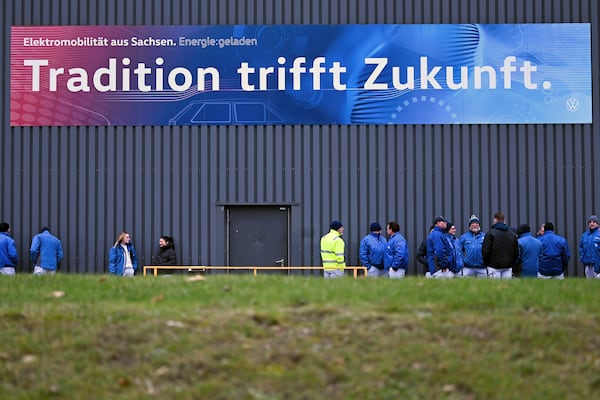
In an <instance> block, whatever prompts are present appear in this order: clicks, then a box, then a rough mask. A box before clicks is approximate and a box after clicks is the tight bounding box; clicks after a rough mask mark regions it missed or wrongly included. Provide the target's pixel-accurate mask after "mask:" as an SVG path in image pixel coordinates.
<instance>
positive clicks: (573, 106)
mask: <svg viewBox="0 0 600 400" xmlns="http://www.w3.org/2000/svg"><path fill="white" fill-rule="evenodd" d="M565 106H566V107H567V110H569V111H571V112H574V111H577V110H579V100H577V99H575V98H573V97H571V98H569V99H568V100H567V102H566V103H565Z"/></svg>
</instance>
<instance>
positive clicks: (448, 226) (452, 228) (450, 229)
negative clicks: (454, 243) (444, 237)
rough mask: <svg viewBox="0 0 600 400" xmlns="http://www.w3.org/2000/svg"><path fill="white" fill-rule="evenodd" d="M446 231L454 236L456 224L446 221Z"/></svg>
mask: <svg viewBox="0 0 600 400" xmlns="http://www.w3.org/2000/svg"><path fill="white" fill-rule="evenodd" d="M446 232H448V233H449V234H450V235H452V236H456V225H454V223H453V222H448V223H447V224H446Z"/></svg>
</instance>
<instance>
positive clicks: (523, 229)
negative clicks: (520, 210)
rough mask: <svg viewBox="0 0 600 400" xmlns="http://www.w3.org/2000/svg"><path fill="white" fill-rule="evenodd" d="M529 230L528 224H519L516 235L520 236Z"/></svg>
mask: <svg viewBox="0 0 600 400" xmlns="http://www.w3.org/2000/svg"><path fill="white" fill-rule="evenodd" d="M529 232H531V227H530V226H529V224H521V225H519V227H518V228H517V235H518V236H521V235H523V234H525V233H529Z"/></svg>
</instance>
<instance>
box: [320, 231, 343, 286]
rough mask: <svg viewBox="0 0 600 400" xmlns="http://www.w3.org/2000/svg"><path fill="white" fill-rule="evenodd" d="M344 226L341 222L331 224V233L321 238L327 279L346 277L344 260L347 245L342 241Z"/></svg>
mask: <svg viewBox="0 0 600 400" xmlns="http://www.w3.org/2000/svg"><path fill="white" fill-rule="evenodd" d="M343 234H344V225H342V223H341V222H340V221H332V222H331V224H329V233H327V234H325V235H323V237H321V260H322V261H323V275H324V277H325V279H329V278H339V277H342V276H344V268H346V261H345V259H344V251H345V243H344V240H343V239H342V235H343Z"/></svg>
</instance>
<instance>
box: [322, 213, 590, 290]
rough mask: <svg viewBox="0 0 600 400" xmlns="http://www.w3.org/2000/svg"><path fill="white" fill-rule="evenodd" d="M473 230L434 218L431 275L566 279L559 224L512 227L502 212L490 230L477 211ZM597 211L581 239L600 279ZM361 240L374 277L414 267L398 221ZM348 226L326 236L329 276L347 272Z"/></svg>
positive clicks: (427, 244) (423, 256)
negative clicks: (345, 237) (462, 229)
mask: <svg viewBox="0 0 600 400" xmlns="http://www.w3.org/2000/svg"><path fill="white" fill-rule="evenodd" d="M468 226H469V229H468V231H467V232H465V233H464V234H462V235H461V236H460V237H457V236H456V226H455V225H454V224H453V223H452V222H450V221H449V220H448V219H447V218H444V217H442V216H440V217H436V218H434V220H433V225H432V226H431V227H430V228H429V235H428V236H427V238H426V239H425V240H423V242H422V243H421V245H420V247H419V249H418V251H417V254H416V259H417V261H418V262H419V263H421V264H422V265H423V269H424V271H425V276H426V277H427V278H454V277H478V278H492V279H510V278H512V277H513V276H519V277H537V278H542V279H564V277H565V275H564V273H565V271H566V270H567V266H568V264H569V260H570V258H571V252H570V250H569V246H568V244H567V240H566V239H565V238H564V237H562V236H560V235H558V234H557V233H556V232H555V228H554V224H553V223H552V222H546V223H545V224H543V225H542V226H541V227H540V229H539V230H538V232H537V233H536V236H533V235H532V233H531V227H530V226H529V225H528V224H522V225H519V226H518V227H517V228H514V227H510V226H509V225H508V224H507V223H506V218H505V215H504V214H503V213H502V212H497V213H495V214H494V216H493V224H492V226H491V227H490V229H489V230H488V231H487V232H483V230H482V229H481V221H480V220H479V218H478V217H477V216H476V215H471V217H470V218H469V221H468ZM598 228H599V221H598V218H597V217H596V216H595V215H592V216H590V217H589V218H588V230H586V231H585V232H584V233H583V234H582V236H581V240H580V242H579V256H580V261H581V262H582V263H583V265H584V267H585V276H586V278H588V279H595V278H600V231H599V229H598ZM369 230H370V233H369V234H367V235H366V236H365V237H363V239H362V240H361V242H360V247H359V258H360V262H361V265H362V266H364V267H365V268H367V275H368V276H369V277H389V278H403V277H404V276H405V275H406V268H407V266H408V246H407V243H406V240H405V239H404V237H403V236H402V235H401V234H400V233H399V225H398V223H397V222H395V221H390V222H389V223H388V224H387V239H386V238H385V237H384V236H382V235H381V226H380V225H379V224H378V223H377V222H373V223H372V224H371V225H370V229H369ZM343 232H344V228H343V226H342V224H341V223H340V222H339V221H333V222H332V223H331V225H330V231H329V233H327V234H326V235H324V236H323V237H322V238H321V258H322V260H323V269H324V273H325V277H326V278H331V277H337V276H343V273H344V272H343V270H344V267H345V262H344V260H345V258H344V241H343V240H342V235H343Z"/></svg>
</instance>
